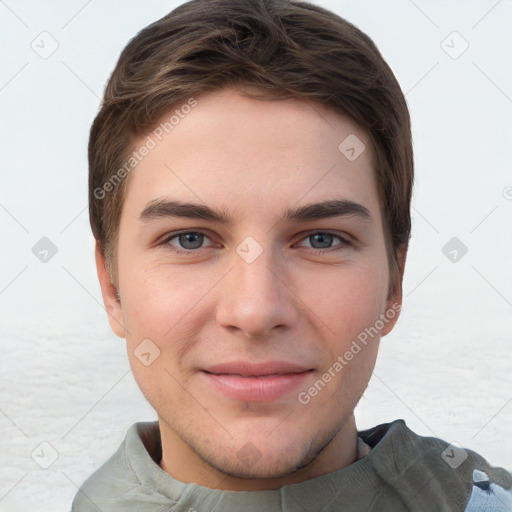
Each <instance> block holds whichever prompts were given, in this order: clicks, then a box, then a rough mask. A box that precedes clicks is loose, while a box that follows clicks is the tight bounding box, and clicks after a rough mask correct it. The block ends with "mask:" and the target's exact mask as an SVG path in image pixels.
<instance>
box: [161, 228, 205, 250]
mask: <svg viewBox="0 0 512 512" xmlns="http://www.w3.org/2000/svg"><path fill="white" fill-rule="evenodd" d="M174 240H175V242H174V243H173V241H174ZM205 240H209V238H208V236H206V235H205V234H204V233H201V232H200V231H182V232H181V233H173V234H171V235H169V236H168V237H166V238H165V239H164V240H163V241H162V245H169V246H171V249H172V250H173V251H174V252H176V253H177V254H192V253H194V252H197V250H198V249H203V248H204V247H203V243H204V241H205ZM211 246H213V244H212V245H211ZM211 246H210V247H211Z"/></svg>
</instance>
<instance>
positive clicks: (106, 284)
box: [95, 240, 126, 338]
mask: <svg viewBox="0 0 512 512" xmlns="http://www.w3.org/2000/svg"><path fill="white" fill-rule="evenodd" d="M95 257H96V271H97V273H98V279H99V282H100V287H101V294H102V295H103V303H104V304H105V309H106V311H107V315H108V321H109V323H110V327H111V328H112V330H113V331H114V333H115V334H117V335H118V336H119V337H120V338H125V337H126V332H125V330H124V326H123V311H122V308H121V303H120V301H119V300H118V298H117V290H116V287H115V286H114V285H113V283H112V280H111V277H110V274H109V272H108V269H107V264H106V261H105V255H104V254H103V251H102V249H101V246H100V243H99V242H98V241H97V240H96V248H95Z"/></svg>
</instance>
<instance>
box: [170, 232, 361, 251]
mask: <svg viewBox="0 0 512 512" xmlns="http://www.w3.org/2000/svg"><path fill="white" fill-rule="evenodd" d="M182 235H203V236H205V237H206V238H208V239H209V236H208V235H207V234H206V233H203V232H202V231H180V232H177V233H171V234H170V235H168V236H166V237H165V238H164V239H163V240H162V242H161V245H167V246H171V247H172V249H171V250H172V251H173V252H174V253H175V254H179V255H185V256H192V255H193V254H194V253H197V252H199V251H200V250H201V249H207V247H199V248H197V249H178V248H176V247H175V246H172V245H170V242H171V240H174V239H175V238H178V237H179V236H182ZM314 235H330V236H332V237H334V238H337V239H338V240H339V241H340V242H341V243H339V244H338V245H335V246H334V247H327V248H325V249H315V248H314V247H313V248H310V251H309V252H311V253H312V254H315V255H317V256H318V255H322V254H325V253H327V252H331V251H339V250H340V249H343V248H346V247H350V246H352V245H353V244H352V243H351V242H349V241H348V240H346V239H345V238H343V237H342V236H340V235H338V234H337V233H335V232H332V231H312V232H310V233H309V234H307V235H306V236H305V237H303V238H301V239H300V240H299V242H301V241H303V240H305V239H307V238H309V237H311V236H314Z"/></svg>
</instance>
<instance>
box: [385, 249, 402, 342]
mask: <svg viewBox="0 0 512 512" xmlns="http://www.w3.org/2000/svg"><path fill="white" fill-rule="evenodd" d="M407 248H408V244H403V245H401V246H400V247H399V248H398V250H397V260H398V276H397V278H396V283H395V286H394V289H393V292H392V293H390V294H389V296H388V299H387V301H386V311H385V312H384V315H385V317H386V322H385V324H384V327H383V328H382V330H381V333H380V335H381V337H382V336H386V334H389V333H390V332H391V330H392V329H393V327H394V326H395V324H396V321H397V320H398V317H399V316H400V310H401V309H402V281H403V277H404V270H405V260H406V258H407Z"/></svg>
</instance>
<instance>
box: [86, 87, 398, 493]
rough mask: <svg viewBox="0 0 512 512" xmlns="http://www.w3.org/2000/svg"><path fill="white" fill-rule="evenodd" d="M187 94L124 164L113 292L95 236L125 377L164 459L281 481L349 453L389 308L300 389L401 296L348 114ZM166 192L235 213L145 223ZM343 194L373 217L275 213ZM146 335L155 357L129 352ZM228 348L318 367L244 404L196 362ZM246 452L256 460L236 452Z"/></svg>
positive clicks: (223, 479) (173, 464)
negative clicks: (131, 165)
mask: <svg viewBox="0 0 512 512" xmlns="http://www.w3.org/2000/svg"><path fill="white" fill-rule="evenodd" d="M196 99H197V101H198V104H197V106H196V107H195V108H194V109H193V110H192V112H191V113H190V114H188V115H187V116H186V117H185V118H184V119H183V120H180V123H179V125H177V126H176V127H175V128H174V129H173V130H172V132H170V133H169V134H168V135H167V136H166V137H165V138H164V139H163V140H162V141H161V142H159V144H158V145H157V146H156V147H155V148H154V149H152V150H151V151H150V152H149V154H148V155H147V156H146V157H145V158H144V159H143V160H142V161H141V162H140V163H139V164H138V165H137V167H136V168H135V170H133V171H132V173H131V174H130V176H129V183H128V187H127V194H126V198H125V201H124V206H123V211H122V214H121V219H120V227H119V239H118V253H117V254H118V260H117V262H116V264H117V268H118V283H116V285H117V290H118V292H119V295H120V302H118V301H117V300H116V298H115V291H116V288H115V286H114V285H113V284H112V283H111V280H110V277H109V275H108V272H107V270H106V266H105V260H104V257H103V255H102V253H101V250H100V249H99V246H97V249H96V261H97V269H98V277H99V280H100V284H101V289H102V293H103V298H104V302H105V306H106V309H107V312H108V315H109V321H110V324H111V327H112V329H113V331H114V332H115V333H116V334H117V335H118V336H120V337H122V338H126V343H127V350H128V356H129V359H130V364H131V366H132V371H133V375H134V377H135V379H136V381H137V383H138V385H139V386H140V388H141V390H142V392H143V393H144V395H145V397H146V398H147V400H148V401H149V402H150V404H151V405H152V406H153V407H154V409H155V410H156V412H157V414H158V419H159V424H160V430H161V437H162V449H163V456H162V460H161V462H160V466H161V467H162V469H163V470H164V471H166V472H167V473H169V474H170V475H172V476H173V477H174V478H176V479H178V480H181V481H183V482H194V483H197V484H199V485H202V486H206V487H210V488H217V489H224V490H235V491H242V490H263V489H276V488H279V487H282V486H283V485H287V484H292V483H298V482H302V481H305V480H308V479H311V478H314V477H317V476H320V475H322V474H326V473H329V472H332V471H335V470H338V469H341V468H343V467H345V466H347V465H349V464H351V463H353V462H354V461H355V460H356V458H357V429H356V425H355V420H354V415H353V411H354V408H355V406H356V405H357V403H358V401H359V399H360V397H361V395H362V394H363V392H364V390H365V389H366V387H367V385H368V381H369V379H370V376H371V374H372V370H373V368H374V364H375V360H376V356H377V352H378V345H379V340H380V337H381V336H385V335H386V334H388V333H389V332H390V331H391V329H392V328H393V326H394V324H395V322H396V320H397V318H398V314H396V315H395V316H394V318H393V319H392V320H390V321H388V322H387V323H386V324H385V326H384V327H383V328H382V330H381V332H380V335H379V336H375V337H374V338H373V339H371V341H369V343H368V344H367V345H366V346H365V347H363V349H362V350H361V351H360V352H359V353H358V354H357V355H355V356H354V357H353V359H352V360H351V361H350V362H348V364H346V366H344V368H343V370H342V371H341V372H339V373H336V376H335V377H333V378H332V380H331V381H330V382H329V383H328V384H327V385H326V386H325V387H324V388H323V389H322V390H321V391H320V392H318V394H317V395H316V396H314V397H312V398H311V401H310V402H309V403H308V404H302V403H300V402H299V400H298V399H297V395H298V393H299V392H300V391H304V390H306V391H307V390H308V388H309V387H311V386H312V385H313V384H314V383H315V382H316V381H317V380H318V379H321V377H322V375H323V374H324V373H325V372H327V371H328V369H329V368H330V367H332V365H333V363H334V362H335V361H336V360H337V357H338V356H340V355H343V354H344V353H345V352H346V350H347V349H349V347H350V345H351V343H352V341H353V340H354V339H356V338H357V336H358V334H360V333H361V332H363V331H364V329H365V328H368V327H370V326H373V325H374V324H375V322H376V320H378V319H379V315H381V314H385V313H386V311H387V310H389V309H390V308H392V306H393V304H396V303H398V304H400V303H401V299H402V297H401V286H399V287H398V288H399V291H398V292H396V295H395V296H390V297H388V296H387V291H388V279H389V271H388V261H387V256H386V250H385V243H384V232H383V225H382V217H381V212H380V208H379V202H378V195H377V189H376V185H375V180H374V175H373V170H372V168H371V154H370V149H369V147H370V146H369V140H368V138H367V136H366V134H365V133H364V132H362V131H361V130H360V129H359V128H358V126H357V125H355V124H354V123H353V122H352V121H351V120H349V119H348V118H346V117H344V116H342V115H340V114H338V113H335V112H332V111H330V110H327V109H326V108H324V107H323V106H321V105H317V104H313V103H310V102H308V101H305V100H298V99H291V100H280V101H261V100H254V99H248V98H244V97H242V96H240V95H239V94H238V93H237V91H236V90H232V89H224V90H221V91H216V92H213V93H212V92H210V93H207V94H205V95H201V96H198V97H197V98H196ZM349 134H355V135H356V136H357V137H358V138H359V139H360V140H361V141H363V142H364V144H365V145H366V150H365V151H364V152H363V153H362V154H361V155H360V156H359V157H358V158H357V159H356V160H354V161H349V160H348V159H347V158H346V157H345V156H344V155H343V154H342V153H341V152H340V151H339V149H338V145H339V144H340V142H341V141H343V140H344V139H345V138H346V137H347V136H348V135H349ZM144 139H145V137H141V138H140V140H138V141H135V145H134V147H138V146H139V145H140V144H141V143H142V142H143V141H144ZM162 198H166V199H179V200H182V201H188V202H194V203H199V204H203V205H208V206H209V207H211V208H218V209H220V208H222V209H224V210H226V211H227V212H229V213H230V214H231V215H232V216H233V219H234V222H233V224H231V225H226V224H223V223H218V222H213V221H209V220H198V219H187V218H173V217H168V218H157V219H151V220H147V221H142V220H141V219H140V214H141V212H142V211H143V210H144V208H145V207H146V206H147V205H148V204H149V203H150V202H151V201H154V200H155V199H162ZM339 198H342V199H348V200H351V201H354V202H356V203H359V204H361V205H363V206H364V207H365V208H366V209H367V210H368V211H369V212H370V214H371V219H370V220H369V221H364V220H362V219H361V218H359V217H356V216H340V217H333V218H327V219H316V220H313V221H307V222H301V223H293V222H289V221H282V220H280V219H281V217H282V215H283V212H284V211H285V210H286V209H287V208H292V207H293V208H294V207H297V206H302V205H306V204H309V203H312V202H321V201H326V200H331V199H339ZM180 230H190V231H191V232H197V231H200V232H201V233H203V234H204V235H206V236H205V237H204V238H200V239H199V241H197V242H196V244H195V245H194V244H193V243H192V242H193V240H194V239H192V242H189V243H188V244H187V243H186V242H187V241H186V240H185V244H183V242H182V243H181V244H180V239H179V238H178V237H175V238H173V239H171V240H168V241H165V240H164V238H165V237H166V236H167V239H168V238H169V236H171V235H172V234H173V233H175V232H178V231H180ZM196 230H197V231H196ZM319 231H322V232H325V231H328V232H334V234H335V235H338V236H341V237H343V239H344V240H347V241H349V242H350V245H347V244H344V243H343V242H342V241H341V239H338V238H336V236H333V237H332V238H329V237H328V238H327V242H325V241H324V243H323V244H322V243H321V242H319V241H318V238H317V237H315V236H313V235H315V233H318V232H319ZM248 236H250V237H253V238H254V239H255V240H256V241H257V242H258V244H259V245H260V246H261V248H262V249H263V252H262V253H261V254H260V255H259V256H258V257H257V258H256V259H255V260H254V261H253V262H251V263H248V262H247V261H246V260H244V259H243V258H242V257H241V256H240V255H239V254H238V253H237V252H236V249H237V247H238V246H239V244H240V243H241V242H242V241H243V240H244V239H245V238H246V237H248ZM201 240H202V245H200V244H201ZM191 247H192V248H191ZM194 247H200V248H194ZM329 248H330V250H329ZM176 250H182V251H188V252H189V253H190V255H181V254H177V253H176V252H175V251H176ZM193 251H195V252H193ZM405 253H406V251H405V249H404V250H402V251H400V252H399V263H400V267H401V274H400V276H399V279H400V283H401V279H402V273H403V267H404V264H405ZM145 339H150V340H151V342H152V343H153V344H154V345H155V346H156V347H158V349H159V350H160V355H159V357H157V358H156V359H155V360H154V361H153V362H152V363H151V364H150V365H149V366H145V365H144V364H142V363H141V361H140V360H139V359H138V358H137V357H136V355H135V354H134V351H135V350H136V349H137V347H138V345H139V344H140V343H141V341H142V340H145ZM233 360H245V361H251V362H266V361H269V360H280V361H289V362H292V363H295V364H300V365H303V366H305V367H307V368H310V369H312V371H311V372H310V373H309V374H308V375H307V377H306V380H305V381H304V383H303V384H304V385H301V386H300V388H298V389H296V390H294V391H293V392H291V393H287V394H285V395H284V396H281V397H279V398H277V399H275V400H271V401H267V402H261V401H245V400H238V399H234V398H232V397H230V396H226V395H225V394H223V393H222V392H221V391H219V390H217V389H215V388H214V387H212V386H208V385H207V384H205V379H204V378H203V377H204V375H202V374H201V372H200V369H201V368H204V367H205V366H206V365H211V364H217V363H221V362H225V361H233ZM247 443H252V445H247ZM247 446H249V448H247ZM244 447H245V448H244ZM242 449H244V450H245V451H247V450H249V451H250V452H251V454H252V455H253V458H252V459H251V458H249V460H248V459H244V458H243V457H241V456H240V453H244V450H242ZM240 450H242V452H240ZM254 454H256V455H254ZM256 459H257V460H256Z"/></svg>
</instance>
